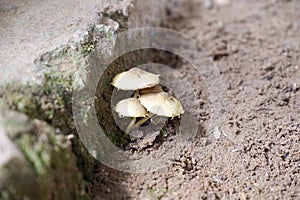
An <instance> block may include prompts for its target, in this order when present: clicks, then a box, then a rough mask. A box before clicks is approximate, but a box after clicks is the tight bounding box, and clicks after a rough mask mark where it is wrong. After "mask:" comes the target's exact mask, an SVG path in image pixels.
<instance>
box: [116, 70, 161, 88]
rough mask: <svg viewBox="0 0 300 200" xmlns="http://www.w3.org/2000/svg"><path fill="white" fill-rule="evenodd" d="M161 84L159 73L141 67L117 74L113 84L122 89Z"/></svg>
mask: <svg viewBox="0 0 300 200" xmlns="http://www.w3.org/2000/svg"><path fill="white" fill-rule="evenodd" d="M157 84H159V75H156V74H152V73H150V72H146V71H144V70H142V69H139V68H132V69H130V70H129V71H126V72H122V73H120V74H117V75H116V76H115V77H114V79H113V81H112V85H113V86H115V87H116V88H118V89H122V90H139V89H143V88H149V87H153V86H155V85H157Z"/></svg>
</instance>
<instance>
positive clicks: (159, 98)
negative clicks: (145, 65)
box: [112, 68, 184, 134]
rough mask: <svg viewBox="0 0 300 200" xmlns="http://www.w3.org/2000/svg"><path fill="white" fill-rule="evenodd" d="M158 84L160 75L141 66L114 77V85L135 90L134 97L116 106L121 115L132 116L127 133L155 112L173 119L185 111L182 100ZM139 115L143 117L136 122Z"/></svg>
mask: <svg viewBox="0 0 300 200" xmlns="http://www.w3.org/2000/svg"><path fill="white" fill-rule="evenodd" d="M158 84H159V75H156V74H152V73H149V72H146V71H144V70H142V69H139V68H132V69H130V70H128V71H125V72H122V73H120V74H117V75H116V76H115V77H114V79H113V81H112V85H113V86H115V87H116V88H118V89H122V90H134V97H132V98H129V99H124V100H121V101H120V102H118V103H117V105H116V107H115V111H116V112H117V113H119V116H126V117H132V120H131V122H130V124H129V125H128V127H127V128H126V131H125V133H127V134H128V133H129V132H130V130H131V129H134V128H136V127H138V126H140V125H142V124H143V123H144V122H146V121H147V120H148V119H150V118H151V117H152V116H153V115H154V114H156V115H159V116H164V117H172V119H173V118H174V117H176V116H180V114H182V113H183V112H184V111H183V108H182V105H181V103H180V101H178V100H177V99H176V98H175V97H173V96H170V95H169V94H168V93H166V92H164V91H163V89H162V87H161V86H160V85H158ZM137 117H143V119H141V120H140V121H138V122H137V123H136V118H137Z"/></svg>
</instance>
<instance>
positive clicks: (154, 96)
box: [132, 92, 184, 129]
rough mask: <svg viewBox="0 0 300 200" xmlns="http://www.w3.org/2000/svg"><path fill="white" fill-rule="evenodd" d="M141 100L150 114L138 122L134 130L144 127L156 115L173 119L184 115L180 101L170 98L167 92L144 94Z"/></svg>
mask: <svg viewBox="0 0 300 200" xmlns="http://www.w3.org/2000/svg"><path fill="white" fill-rule="evenodd" d="M139 100H140V102H141V104H142V105H143V106H144V107H145V108H146V109H147V111H148V112H149V114H148V115H147V116H146V117H144V118H143V119H141V120H140V121H138V122H137V123H136V124H135V125H134V126H133V127H132V129H134V128H136V127H138V126H140V125H142V124H143V123H144V122H146V121H147V120H148V119H150V118H151V117H152V116H153V115H154V114H156V115H158V116H163V117H172V119H173V118H174V117H176V116H180V114H183V113H184V110H183V108H182V105H181V103H180V101H178V100H177V99H176V98H175V97H172V96H169V94H168V93H166V92H158V93H147V94H143V95H141V96H140V98H139Z"/></svg>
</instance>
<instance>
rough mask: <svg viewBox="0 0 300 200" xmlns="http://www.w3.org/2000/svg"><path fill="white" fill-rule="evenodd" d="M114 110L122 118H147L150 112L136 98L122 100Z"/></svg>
mask: <svg viewBox="0 0 300 200" xmlns="http://www.w3.org/2000/svg"><path fill="white" fill-rule="evenodd" d="M114 110H115V111H116V112H117V113H118V114H119V116H122V117H145V116H146V115H147V114H148V112H147V110H146V109H145V108H144V107H143V106H142V104H141V103H140V101H139V100H138V99H136V98H129V99H124V100H121V101H119V102H118V103H117V105H116V107H115V108H114Z"/></svg>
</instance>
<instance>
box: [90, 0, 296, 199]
mask: <svg viewBox="0 0 300 200" xmlns="http://www.w3.org/2000/svg"><path fill="white" fill-rule="evenodd" d="M299 10H300V2H299V1H288V0H268V1H258V0H256V1H250V0H249V1H232V2H231V3H230V4H228V5H222V6H214V7H213V8H212V9H207V8H205V7H203V6H200V5H198V4H197V3H194V5H193V6H187V7H185V8H184V9H183V14H182V15H180V16H178V15H176V16H173V15H172V10H168V11H167V12H169V15H170V20H169V21H166V22H165V23H166V24H165V26H167V27H169V28H173V29H176V30H179V31H180V32H182V33H184V34H187V35H189V36H190V37H192V38H194V39H196V40H198V41H199V42H200V43H201V44H202V45H203V47H204V48H205V49H206V50H207V51H208V53H209V54H211V55H212V57H213V61H214V62H215V64H216V65H217V66H218V67H219V70H220V73H221V75H222V78H223V81H224V84H225V90H226V111H227V113H226V121H225V124H224V126H223V128H222V135H221V137H220V139H218V140H217V142H216V143H215V144H214V146H213V148H212V150H211V151H209V152H207V153H206V154H205V156H204V157H199V156H198V154H197V152H199V151H201V150H203V149H201V148H199V142H198V141H197V140H196V141H195V142H194V143H193V144H191V145H190V148H189V149H187V151H185V152H183V153H182V155H181V158H180V159H179V160H178V161H176V162H174V163H173V164H172V165H170V166H168V167H166V168H164V169H161V170H158V171H156V172H151V173H146V174H128V173H122V172H117V171H115V170H112V169H109V168H108V167H105V166H102V165H101V166H97V167H95V176H96V177H97V179H98V180H99V186H97V188H96V189H95V190H96V191H95V192H96V194H97V195H96V196H95V197H94V198H95V199H220V198H222V199H299V198H300V196H299V195H300V194H299V193H300V183H299V180H300V147H299V142H300V122H299V119H300V68H299V67H300V12H299ZM187 13H188V14H187ZM182 69H183V71H184V69H185V68H184V66H183V67H182ZM179 70H180V69H179ZM199 87H200V86H199ZM200 98H201V96H200ZM204 120H205V119H204ZM165 142H168V141H165Z"/></svg>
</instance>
